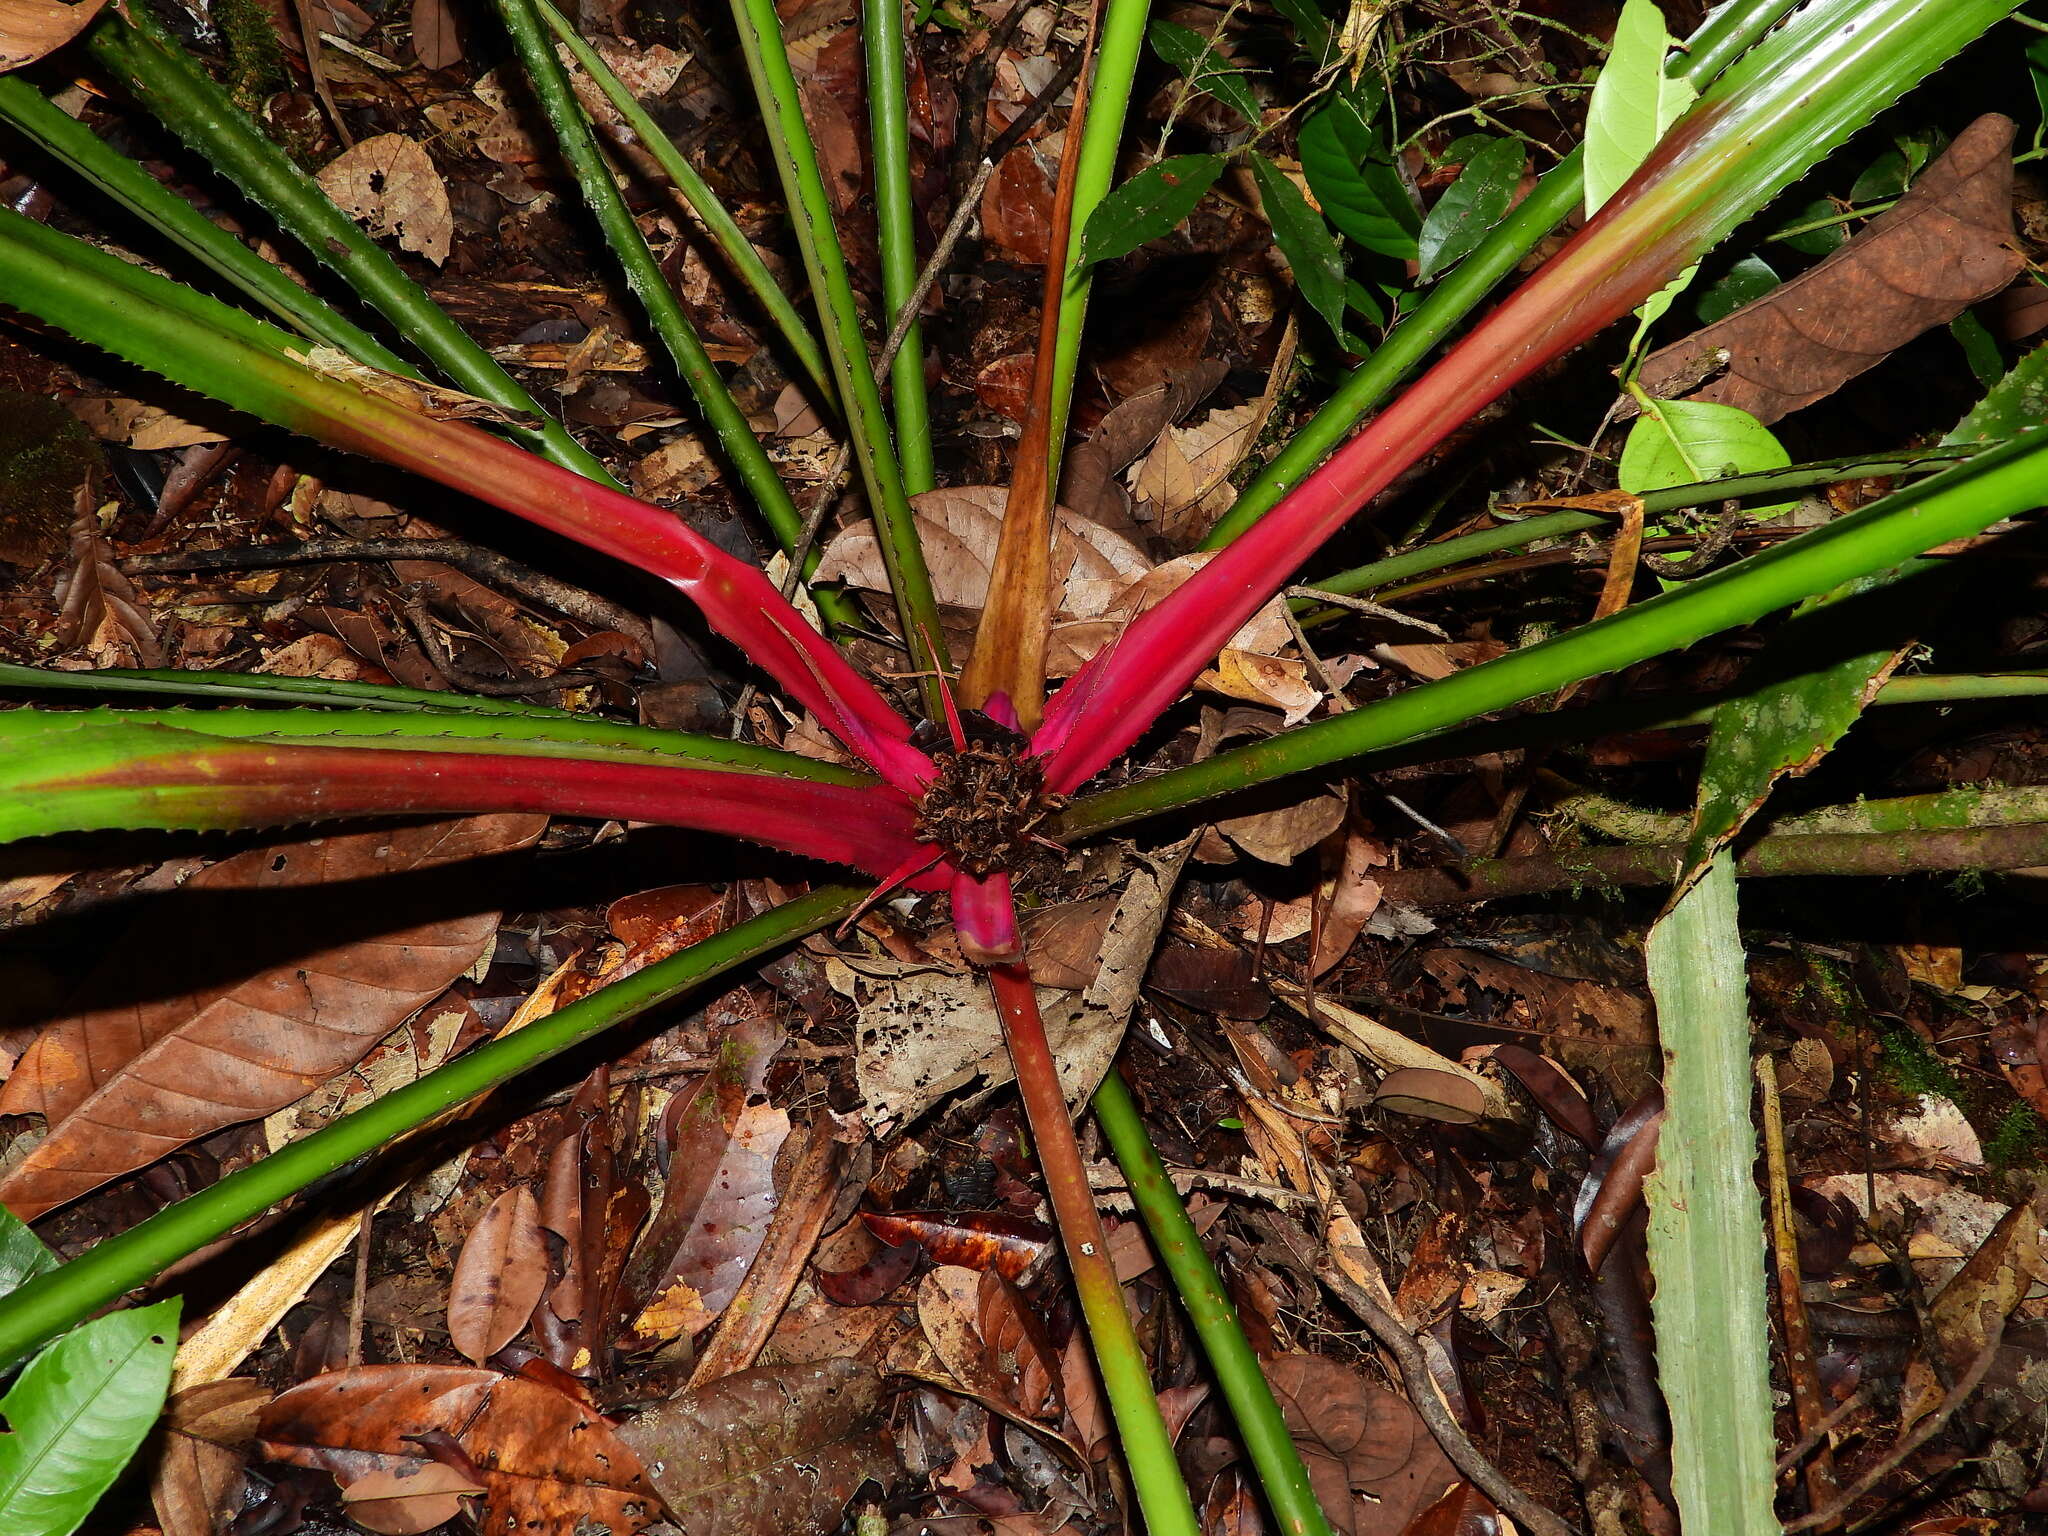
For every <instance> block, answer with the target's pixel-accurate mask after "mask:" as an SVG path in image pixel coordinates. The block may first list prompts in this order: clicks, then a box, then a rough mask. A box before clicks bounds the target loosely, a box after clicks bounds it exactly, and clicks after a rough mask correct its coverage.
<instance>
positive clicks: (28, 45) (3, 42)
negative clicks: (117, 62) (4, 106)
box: [0, 0, 106, 70]
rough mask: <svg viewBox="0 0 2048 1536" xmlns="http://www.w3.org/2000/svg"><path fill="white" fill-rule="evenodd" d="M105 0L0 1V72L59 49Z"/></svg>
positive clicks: (84, 25)
mask: <svg viewBox="0 0 2048 1536" xmlns="http://www.w3.org/2000/svg"><path fill="white" fill-rule="evenodd" d="M105 3H106V0H82V3H81V4H78V5H65V4H63V3H61V0H0V70H6V69H19V68H21V66H22V65H24V64H33V63H34V62H35V61H36V60H37V59H40V58H41V57H42V56H43V55H44V54H46V53H52V52H54V51H56V50H57V49H59V48H62V47H63V46H64V45H65V44H66V43H68V42H70V41H71V39H73V38H74V37H76V36H78V34H79V33H81V32H83V31H84V30H85V27H86V23H87V22H89V21H91V20H92V19H93V17H95V16H97V15H99V13H100V7H101V6H102V5H104V4H105Z"/></svg>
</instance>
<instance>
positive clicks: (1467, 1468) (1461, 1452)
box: [1316, 1262, 1576, 1536]
mask: <svg viewBox="0 0 2048 1536" xmlns="http://www.w3.org/2000/svg"><path fill="white" fill-rule="evenodd" d="M1316 1278H1317V1279H1318V1280H1320V1281H1322V1282H1323V1284H1324V1285H1326V1286H1328V1287H1329V1288H1330V1290H1331V1292H1332V1293H1333V1294H1334V1295H1335V1296H1336V1298H1337V1299H1338V1300H1339V1301H1341V1302H1343V1303H1344V1305H1345V1306H1347V1307H1349V1308H1350V1309H1351V1310H1352V1312H1353V1313H1355V1314H1356V1315H1357V1317H1358V1320H1359V1321H1360V1322H1362V1323H1364V1324H1365V1326H1366V1327H1367V1328H1368V1329H1369V1330H1370V1331H1371V1333H1372V1336H1373V1337H1374V1338H1375V1339H1378V1340H1379V1342H1380V1345H1381V1347H1382V1348H1384V1349H1385V1350H1386V1352H1387V1353H1388V1354H1390V1355H1392V1356H1393V1357H1394V1364H1395V1365H1396V1366H1397V1367H1398V1368H1399V1369H1400V1372H1401V1383H1402V1385H1403V1386H1405V1387H1406V1388H1407V1389H1408V1400H1409V1402H1410V1404H1411V1405H1413V1407H1414V1409H1415V1412H1416V1413H1417V1414H1418V1415H1419V1416H1420V1417H1421V1419H1422V1422H1423V1423H1424V1424H1427V1425H1428V1426H1429V1432H1430V1433H1431V1434H1432V1435H1434V1436H1436V1443H1437V1444H1438V1445H1440V1446H1442V1447H1443V1451H1444V1454H1445V1455H1446V1456H1448V1457H1449V1458H1450V1459H1451V1464H1452V1465H1453V1466H1455V1467H1456V1468H1457V1469H1458V1470H1459V1471H1460V1472H1462V1473H1464V1474H1465V1476H1466V1477H1467V1478H1469V1479H1471V1482H1472V1485H1473V1486H1474V1487H1475V1488H1477V1489H1478V1490H1479V1491H1480V1492H1481V1493H1483V1494H1485V1495H1486V1496H1487V1497H1488V1498H1489V1499H1491V1500H1493V1502H1494V1503H1495V1504H1496V1505H1498V1506H1499V1508H1500V1511H1501V1513H1502V1514H1504V1515H1506V1516H1508V1518H1509V1519H1511V1520H1514V1521H1517V1522H1518V1523H1520V1524H1521V1525H1522V1526H1523V1527H1524V1528H1525V1529H1527V1530H1530V1531H1534V1532H1536V1533H1538V1536H1576V1533H1575V1532H1574V1531H1573V1529H1572V1527H1571V1526H1569V1525H1567V1524H1565V1522H1564V1521H1563V1520H1561V1519H1559V1518H1558V1517H1557V1516H1556V1515H1554V1514H1552V1513H1551V1512H1550V1511H1549V1510H1547V1509H1545V1508H1544V1507H1543V1506H1542V1505H1541V1504H1538V1503H1537V1502H1536V1501H1535V1500H1534V1499H1532V1498H1530V1497H1529V1496H1528V1495H1527V1494H1526V1493H1524V1492H1522V1490H1521V1489H1519V1488H1517V1487H1516V1486H1515V1485H1514V1484H1513V1483H1511V1482H1509V1481H1508V1479H1507V1477H1506V1476H1505V1475H1504V1474H1503V1473H1502V1472H1501V1470H1500V1468H1498V1467H1496V1466H1495V1465H1494V1464H1493V1463H1492V1462H1490V1461H1488V1460H1487V1459H1486V1455H1485V1453H1484V1452H1483V1451H1481V1450H1480V1449H1479V1447H1478V1446H1476V1445H1474V1444H1473V1443H1472V1437H1471V1436H1469V1435H1467V1434H1466V1433H1465V1427H1464V1426H1463V1425H1462V1424H1460V1423H1459V1422H1458V1421H1457V1420H1456V1419H1455V1418H1453V1417H1452V1416H1451V1410H1450V1409H1449V1408H1448V1407H1446V1406H1445V1404H1444V1400H1443V1398H1441V1397H1440V1396H1438V1394H1437V1388H1436V1382H1435V1381H1434V1379H1432V1377H1431V1376H1430V1374H1429V1362H1428V1361H1426V1360H1425V1359H1423V1357H1422V1349H1421V1347H1420V1346H1419V1345H1417V1344H1416V1342H1415V1339H1414V1337H1413V1335H1411V1334H1410V1333H1409V1332H1408V1330H1407V1329H1406V1328H1405V1327H1403V1326H1402V1324H1401V1322H1400V1320H1399V1319H1398V1318H1396V1317H1395V1316H1394V1314H1393V1313H1391V1312H1389V1311H1387V1309H1386V1308H1384V1307H1382V1306H1381V1305H1380V1304H1379V1303H1378V1302H1376V1301H1374V1300H1373V1299H1372V1296H1371V1295H1370V1293H1368V1292H1367V1291H1366V1289H1365V1288H1364V1287H1363V1286H1361V1285H1358V1284H1357V1283H1356V1282H1354V1281H1352V1280H1351V1279H1350V1278H1349V1277H1348V1276H1346V1275H1345V1274H1344V1272H1343V1271H1342V1270H1340V1269H1338V1268H1337V1267H1336V1265H1334V1264H1330V1263H1327V1262H1325V1263H1322V1264H1319V1265H1317V1266H1316Z"/></svg>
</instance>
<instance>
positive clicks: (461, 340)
mask: <svg viewBox="0 0 2048 1536" xmlns="http://www.w3.org/2000/svg"><path fill="white" fill-rule="evenodd" d="M129 14H130V15H132V16H133V17H134V23H133V24H132V25H131V24H129V23H127V22H124V21H122V20H121V19H119V18H118V17H117V16H115V15H114V14H113V13H111V12H109V13H108V14H107V15H105V16H103V17H102V18H101V20H100V21H99V22H98V23H96V24H95V25H94V26H93V28H92V29H91V30H90V31H89V32H88V33H87V46H88V47H89V48H90V49H91V50H92V54H93V57H94V58H96V59H98V60H99V62H100V63H101V64H102V65H103V66H104V67H105V68H106V69H107V70H108V71H109V72H111V73H112V74H113V75H114V77H115V78H116V79H117V80H119V81H120V82H121V84H122V85H124V86H126V87H127V88H128V90H129V91H130V92H131V93H133V95H134V96H135V97H136V98H137V99H138V100H139V101H141V102H142V104H143V105H144V106H146V107H148V108H149V110H150V111H151V112H152V113H154V114H155V115H156V117H157V118H158V120H160V121H161V122H162V123H163V124H164V125H165V126H166V127H168V128H170V129H171V130H172V131H173V132H174V133H176V134H177V135H178V137H179V138H181V139H183V140H184V141H185V143H186V144H187V145H188V146H190V147H191V149H192V150H193V151H194V153H196V154H198V155H199V156H201V157H202V158H203V159H205V160H206V161H207V163H208V164H210V165H211V166H212V167H213V168H214V169H215V170H217V171H219V172H220V173H221V174H222V175H224V176H227V177H228V178H229V179H230V180H232V181H233V182H234V183H235V184H236V185H237V186H238V187H240V188H241V189H242V191H243V192H244V193H245V194H246V195H247V196H248V197H249V198H250V199H251V201H253V202H255V203H256V204H257V205H258V206H259V207H261V208H263V209H264V210H265V211H266V212H267V213H269V214H270V216H271V217H272V218H274V219H276V220H277V221H278V223H279V224H280V225H281V226H283V227H284V228H285V229H286V230H288V231H289V232H290V233H291V235H292V236H293V238H294V239H296V240H297V241H298V242H299V243H300V244H301V245H302V246H304V247H305V248H306V250H307V251H309V252H310V253H311V254H312V255H313V256H315V257H316V258H318V259H319V260H320V261H321V262H323V263H324V264H325V265H327V266H328V267H329V268H331V269H332V270H333V272H334V273H335V275H336V276H338V277H339V278H341V280H342V281H343V282H345V283H347V284H348V286H349V287H350V289H352V290H353V291H354V292H355V293H356V294H357V295H358V296H359V297H360V298H362V299H363V300H364V301H365V302H366V303H368V304H369V305H370V306H371V307H372V308H374V309H375V310H377V312H378V313H379V314H381V315H383V316H384V318H385V319H386V320H388V321H390V322H391V324H392V325H393V326H395V327H396V328H397V329H398V332H399V334H401V335H402V336H404V337H405V339H406V340H407V341H408V342H409V343H411V345H412V346H414V347H415V348H417V349H418V351H419V352H420V355H421V356H423V357H425V358H427V359H428V360H429V361H431V362H432V363H433V364H434V366H435V367H437V368H439V369H440V370H441V371H442V373H443V374H445V375H446V376H447V378H448V379H449V380H450V382H452V383H454V384H455V385H457V386H458V387H459V388H462V389H465V390H467V391H468V392H469V393H470V394H472V395H476V396H478V397H479V398H480V399H484V400H488V401H490V402H491V404H493V405H495V406H497V407H499V408H500V409H501V410H506V411H510V412H512V413H513V414H515V415H518V416H530V417H532V418H534V420H536V421H537V422H539V423H540V425H539V427H538V428H534V429H528V428H523V427H521V428H508V429H507V431H508V433H509V435H511V436H512V437H514V438H515V439H517V440H518V441H519V442H521V443H523V444H524V445H525V446H527V447H529V448H532V449H533V450H534V451H535V452H537V453H542V454H545V455H546V456H547V457H548V458H550V459H552V460H554V461H555V462H556V463H557V464H560V465H561V466H562V467H563V468H565V469H573V470H575V471H576V472H577V473H578V474H580V475H583V476H585V477H586V478H588V479H591V480H596V481H598V482H599V483H601V484H604V485H609V486H611V487H613V488H614V489H618V488H619V485H618V482H617V481H616V480H614V479H613V478H612V477H611V474H610V473H609V472H608V471H607V470H606V469H605V467H604V466H603V465H602V464H600V463H599V462H598V460H597V457H596V455H594V454H592V453H591V452H590V450H589V449H587V448H585V447H584V446H583V445H582V444H581V443H579V442H577V441H576V439H575V438H573V437H571V436H570V435H569V433H568V431H567V429H566V428H564V427H563V426H562V424H561V423H560V422H558V421H556V420H554V419H553V418H552V417H551V416H549V415H548V413H547V412H546V411H544V410H542V409H541V407H540V404H539V402H537V401H536V400H535V399H534V398H533V396H532V395H530V394H528V393H527V392H526V390H525V389H524V388H522V387H521V386H520V384H519V383H518V381H517V380H515V379H514V378H513V377H512V375H511V374H509V373H507V372H506V371H505V370H504V368H503V367H502V366H500V364H499V363H498V361H497V359H496V358H494V357H492V356H491V355H490V353H488V352H486V351H485V350H484V349H483V348H482V347H481V346H479V345H478V344H477V343H476V341H475V340H474V339H473V338H472V337H471V336H470V335H469V334H468V333H467V332H466V331H464V330H463V329H462V327H461V326H459V325H457V324H456V323H455V322H454V320H452V319H450V318H449V316H448V315H447V314H446V313H445V312H444V311H443V310H442V309H441V307H440V306H439V305H438V304H436V303H435V302H434V301H433V300H432V299H430V298H428V297H427V295H426V294H425V292H423V291H422V290H421V288H420V286H419V285H418V284H417V283H415V282H414V281H413V280H412V279H411V278H409V277H407V276H406V275H405V273H404V271H403V270H402V269H401V268H400V267H399V265H398V263H397V262H395V261H393V260H392V259H391V257H390V256H389V255H387V254H386V253H385V252H384V250H383V249H382V248H381V247H380V246H378V245H377V243H376V242H375V241H373V240H371V239H370V237H369V236H368V235H366V234H364V233H363V231H362V230H361V228H359V227H358V226H357V224H356V222H355V220H353V219H351V218H350V217H349V216H348V215H347V214H345V213H343V212H342V211H341V210H340V209H339V208H337V207H335V206H334V204H333V202H331V201H330V200H329V199H328V197H327V194H326V193H324V192H322V191H321V190H320V187H319V184H318V183H316V182H315V181H314V180H313V179H312V178H311V177H309V176H307V175H306V174H305V173H304V172H303V171H301V170H300V169H299V168H298V166H296V165H294V164H293V163H292V161H291V159H290V157H289V156H287V155H286V154H285V152H284V151H283V150H281V149H279V148H278V147H277V145H275V144H273V143H272V142H271V141H270V139H269V137H268V136H267V135H265V134H264V132H263V130H262V129H261V128H259V127H258V126H257V125H256V123H255V121H254V120H253V119H252V118H251V117H250V116H249V115H248V114H247V113H246V112H244V111H243V110H242V109H241V108H240V107H238V106H236V105H235V103H234V102H233V100H231V99H230V98H229V96H228V94H227V92H226V91H224V90H222V89H221V87H220V86H219V85H218V84H217V83H216V82H215V81H214V79H213V77H212V76H211V75H209V74H208V73H207V72H206V71H205V69H203V68H202V67H201V66H200V64H199V62H198V60H196V59H194V58H193V57H192V56H191V55H190V54H189V53H187V52H186V51H185V50H184V49H183V48H182V47H180V46H179V44H178V42H177V40H176V39H175V38H173V37H171V35H170V34H169V33H168V32H166V31H165V30H164V29H163V28H162V26H161V25H159V24H158V23H157V22H156V21H155V20H154V19H153V18H151V17H150V16H149V12H148V10H147V8H146V7H144V6H142V5H136V6H134V7H133V8H132V9H131V11H130V13H129Z"/></svg>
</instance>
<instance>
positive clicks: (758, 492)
mask: <svg viewBox="0 0 2048 1536" xmlns="http://www.w3.org/2000/svg"><path fill="white" fill-rule="evenodd" d="M497 5H498V14H499V15H500V16H501V17H503V18H504V22H505V30H506V31H507V32H508V33H509V34H510V35H511V38H512V46H513V47H514V48H515V49H517V50H518V53H519V61H520V64H521V65H522V66H523V67H524V69H525V71H526V78H527V81H528V82H529V83H530V84H531V85H532V86H533V90H534V95H535V96H536V97H538V98H539V100H540V104H541V109H542V110H543V111H544V112H545V113H546V114H547V118H548V123H549V125H550V126H551V127H552V128H553V129H554V131H555V142H556V143H557V144H558V145H559V146H560V148H561V151H562V157H563V158H564V159H565V160H567V161H568V162H569V168H570V170H571V171H572V172H573V173H574V174H575V177H576V184H577V186H578V187H580V188H581V189H582V192H583V201H584V203H585V205H586V206H587V207H588V208H589V209H590V212H591V214H592V216H593V217H594V218H595V219H596V220H597V226H598V228H599V230H601V231H602V232H603V234H604V239H605V244H606V245H608V246H610V247H611V252H612V255H613V257H614V258H616V259H617V261H618V263H619V266H620V268H621V269H622V270H623V271H624V272H625V274H626V282H627V285H628V286H629V287H631V288H632V290H633V293H634V295H635V297H637V298H638V299H639V300H640V304H641V307H642V308H643V309H645V310H646V312H647V318H648V320H649V322H650V323H651V324H652V325H653V326H654V330H655V334H656V335H658V336H660V337H661V341H662V345H663V346H665V347H666V348H668V354H669V357H670V358H671V359H673V360H674V362H675V365H676V371H677V372H678V373H680V374H681V375H682V376H683V382H684V383H686V384H687V385H689V387H690V394H691V396H692V397H693V398H694V399H695V400H696V402H697V408H698V409H699V410H701V411H702V412H703V413H704V419H705V421H706V422H707V423H709V424H710V427H711V431H712V434H713V435H714V436H715V437H716V438H717V439H718V446H719V447H720V448H721V449H722V450H723V451H724V454H725V458H726V462H727V463H729V464H731V465H732V467H733V468H734V469H735V470H736V471H737V472H738V474H739V477H740V479H741V481H742V482H744V484H745V485H746V487H747V491H748V493H749V494H750V495H752V497H753V498H754V503H755V505H756V506H758V507H759V508H760V509H761V515H762V516H763V517H765V518H766V519H767V521H768V526H769V528H770V529H771V530H772V531H773V533H774V534H775V538H776V541H777V542H778V543H780V544H781V545H782V547H783V549H784V550H786V551H787V552H789V553H790V554H791V555H792V556H793V555H795V554H796V552H797V551H798V550H799V549H801V548H803V544H804V516H803V514H802V513H801V512H799V511H798V510H797V507H796V502H795V501H794V500H793V499H792V498H791V497H790V494H789V487H787V486H786V485H784V484H783V483H782V477H781V476H780V475H778V474H777V473H776V472H775V465H774V463H773V462H772V461H771V460H770V459H769V457H768V454H767V452H766V451H765V450H764V449H763V448H762V447H761V441H760V439H759V438H757V437H755V436H754V432H753V429H752V428H751V427H749V426H748V425H747V418H746V414H745V413H744V412H742V411H741V410H740V408H739V402H737V401H736V400H734V399H733V397H732V391H731V390H729V389H727V388H726V386H725V380H724V379H723V378H722V377H720V375H719V372H718V368H717V365H716V364H714V363H713V362H712V361H711V354H710V353H708V352H706V351H705V350H704V343H703V342H702V341H700V340H699V339H698V337H697V328H696V327H695V326H694V325H692V324H691V323H690V317H689V316H688V315H686V314H685V313H683V306H682V304H681V303H680V302H679V301H678V300H677V298H676V295H675V290H674V289H673V288H671V287H670V286H669V284H668V280H667V279H666V278H664V277H663V276H662V275H661V266H660V263H658V262H657V261H656V260H655V259H654V252H653V251H651V250H649V249H648V247H647V239H646V237H645V236H644V235H642V234H641V233H640V226H639V225H638V224H636V223H635V222H634V221H633V215H632V213H631V212H630V211H629V210H628V209H627V207H626V200H625V199H624V198H623V197H621V196H620V195H619V187H618V183H617V182H615V181H614V180H613V179H612V171H611V167H610V166H609V165H607V164H606V163H605V158H604V153H603V151H601V150H600V149H599V148H598V147H597V136H596V135H595V134H594V133H592V132H591V128H590V119H589V118H588V117H587V116H585V115H584V111H583V107H582V104H581V103H579V102H578V101H577V100H576V93H575V91H574V90H573V89H571V88H570V85H569V76H568V74H567V72H566V71H564V70H563V68H562V65H561V61H560V60H559V59H557V58H556V57H555V50H554V46H553V44H552V43H550V42H549V40H548V33H547V30H546V29H545V28H544V27H543V26H542V24H541V19H540V16H539V14H538V13H537V12H536V11H535V9H534V5H533V0H497ZM807 555H808V558H807V559H806V561H805V569H806V574H808V573H809V571H811V570H815V569H816V568H817V555H816V553H815V552H814V551H812V552H807ZM821 596H822V597H824V598H825V599H827V600H828V601H830V602H831V603H832V606H833V609H834V610H835V611H833V612H829V613H827V614H826V617H828V618H830V619H831V620H832V621H833V622H835V623H845V622H848V621H850V620H851V619H852V618H853V616H854V615H853V610H852V608H851V606H850V605H849V604H848V603H847V602H846V600H845V598H843V597H841V596H839V595H838V594H832V593H826V594H821Z"/></svg>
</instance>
